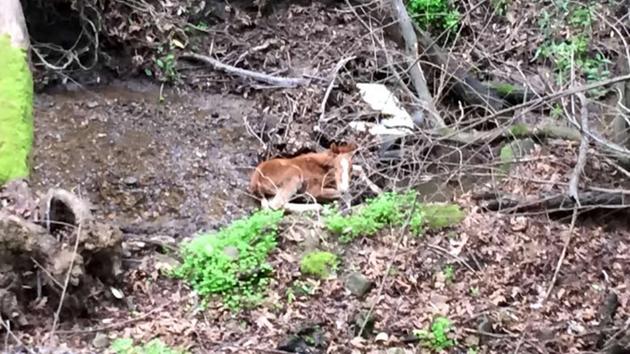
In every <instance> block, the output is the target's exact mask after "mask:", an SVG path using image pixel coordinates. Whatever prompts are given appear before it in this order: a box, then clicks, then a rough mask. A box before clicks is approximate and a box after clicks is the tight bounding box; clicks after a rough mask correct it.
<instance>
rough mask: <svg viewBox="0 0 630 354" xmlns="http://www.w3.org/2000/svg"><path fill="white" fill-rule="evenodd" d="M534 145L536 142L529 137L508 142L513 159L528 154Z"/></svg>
mask: <svg viewBox="0 0 630 354" xmlns="http://www.w3.org/2000/svg"><path fill="white" fill-rule="evenodd" d="M535 146H536V143H535V142H534V140H533V139H531V138H527V139H516V140H514V141H513V142H511V143H510V147H511V148H512V152H513V153H514V158H515V159H522V158H523V157H525V156H526V155H528V154H529V153H530V152H532V150H534V147H535Z"/></svg>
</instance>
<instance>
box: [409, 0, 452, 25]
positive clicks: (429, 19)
mask: <svg viewBox="0 0 630 354" xmlns="http://www.w3.org/2000/svg"><path fill="white" fill-rule="evenodd" d="M407 9H408V10H409V12H410V13H411V15H412V17H413V18H414V20H415V21H416V23H417V24H418V25H419V26H420V27H421V28H422V29H425V30H445V29H446V30H456V29H457V27H458V26H459V21H460V14H459V12H458V11H457V9H455V8H454V7H453V6H452V5H451V3H449V0H409V2H408V3H407Z"/></svg>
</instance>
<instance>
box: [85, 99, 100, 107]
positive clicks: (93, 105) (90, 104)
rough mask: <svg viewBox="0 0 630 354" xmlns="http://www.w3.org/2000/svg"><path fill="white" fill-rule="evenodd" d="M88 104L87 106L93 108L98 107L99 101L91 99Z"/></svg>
mask: <svg viewBox="0 0 630 354" xmlns="http://www.w3.org/2000/svg"><path fill="white" fill-rule="evenodd" d="M86 106H87V108H89V109H93V108H96V107H98V102H96V101H90V102H88V103H87V104H86Z"/></svg>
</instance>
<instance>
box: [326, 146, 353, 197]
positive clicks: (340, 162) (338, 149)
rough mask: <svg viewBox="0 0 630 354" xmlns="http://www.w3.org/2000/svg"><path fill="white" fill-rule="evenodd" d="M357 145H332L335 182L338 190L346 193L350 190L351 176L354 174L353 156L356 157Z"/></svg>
mask: <svg viewBox="0 0 630 354" xmlns="http://www.w3.org/2000/svg"><path fill="white" fill-rule="evenodd" d="M357 147H358V146H357V145H356V144H355V143H349V144H342V145H337V144H334V143H333V144H331V145H330V152H331V153H332V154H333V156H334V158H333V164H334V170H335V181H336V182H337V190H338V191H339V192H342V193H345V192H347V191H348V190H349V189H350V174H351V173H352V156H353V155H354V153H355V151H356V149H357Z"/></svg>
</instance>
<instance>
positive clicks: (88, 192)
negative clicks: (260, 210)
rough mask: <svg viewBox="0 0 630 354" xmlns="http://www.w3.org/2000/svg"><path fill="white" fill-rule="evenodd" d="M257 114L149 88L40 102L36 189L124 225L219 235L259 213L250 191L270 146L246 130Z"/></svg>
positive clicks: (44, 96) (250, 107)
mask: <svg viewBox="0 0 630 354" xmlns="http://www.w3.org/2000/svg"><path fill="white" fill-rule="evenodd" d="M161 95H162V97H163V99H162V100H161V99H160V97H161ZM252 113H254V102H253V101H251V100H247V99H243V98H242V97H239V96H235V95H225V94H223V95H220V94H211V93H196V92H185V93H181V92H177V91H175V90H170V89H169V90H166V89H164V90H162V91H161V90H160V87H159V86H156V85H152V84H151V83H147V82H135V81H127V82H115V83H112V84H110V85H107V86H104V87H100V88H88V89H86V88H76V87H75V88H68V87H67V88H63V89H61V88H59V89H55V90H49V91H47V92H45V93H41V94H39V95H37V97H36V102H35V119H36V147H35V149H34V156H33V166H34V170H33V173H32V181H33V183H34V186H35V188H36V189H41V190H44V189H47V188H50V187H53V186H58V187H62V188H66V189H70V190H73V191H75V192H78V193H81V194H82V195H84V196H87V197H88V198H89V200H90V201H91V202H92V203H93V204H94V207H95V213H96V214H97V215H99V216H101V217H107V218H109V219H111V220H113V221H114V222H118V223H120V224H121V225H132V224H134V223H136V224H137V223H147V222H150V223H155V224H157V225H164V226H169V228H168V229H169V230H171V232H172V233H175V234H180V235H181V234H190V233H193V232H195V231H199V230H204V229H214V228H217V227H219V226H221V225H223V224H225V223H226V222H228V221H229V220H231V219H233V218H234V217H238V216H240V215H244V214H245V213H247V212H248V211H249V210H251V209H252V208H254V207H256V201H255V200H254V199H253V198H251V197H250V196H248V195H247V183H248V179H249V173H250V172H251V170H252V168H253V166H255V164H256V163H257V161H258V160H257V151H258V149H259V144H260V143H259V142H258V140H257V139H256V138H255V137H254V136H253V135H250V134H249V133H248V131H247V129H246V127H245V124H244V121H243V119H244V118H246V117H247V116H249V115H251V114H252ZM174 236H175V235H174Z"/></svg>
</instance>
